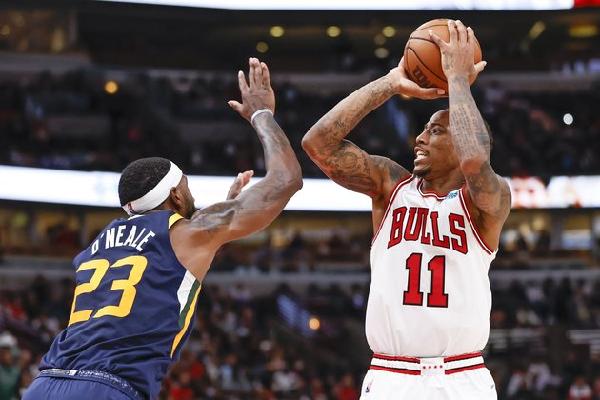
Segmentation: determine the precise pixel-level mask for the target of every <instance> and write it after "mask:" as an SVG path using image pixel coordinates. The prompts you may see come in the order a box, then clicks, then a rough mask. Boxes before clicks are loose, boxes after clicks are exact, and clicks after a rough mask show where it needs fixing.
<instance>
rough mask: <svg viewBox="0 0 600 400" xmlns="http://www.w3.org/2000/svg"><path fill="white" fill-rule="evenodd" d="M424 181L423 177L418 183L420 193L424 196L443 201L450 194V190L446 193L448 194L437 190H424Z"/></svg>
mask: <svg viewBox="0 0 600 400" xmlns="http://www.w3.org/2000/svg"><path fill="white" fill-rule="evenodd" d="M423 182H424V180H423V179H421V180H420V181H419V183H418V184H417V190H418V191H419V193H421V196H423V197H433V198H435V199H436V200H438V201H442V200H444V199H445V198H446V197H447V196H448V194H449V193H450V192H448V193H446V194H439V193H438V192H436V191H435V190H430V191H427V192H424V191H423V190H422V189H421V186H423Z"/></svg>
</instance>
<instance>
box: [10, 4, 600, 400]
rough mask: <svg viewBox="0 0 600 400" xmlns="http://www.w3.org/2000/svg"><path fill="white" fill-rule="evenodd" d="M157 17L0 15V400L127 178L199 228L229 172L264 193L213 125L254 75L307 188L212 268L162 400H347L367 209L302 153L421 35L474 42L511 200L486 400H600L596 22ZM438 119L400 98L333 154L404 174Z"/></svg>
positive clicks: (512, 10)
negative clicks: (151, 160) (354, 152)
mask: <svg viewBox="0 0 600 400" xmlns="http://www.w3.org/2000/svg"><path fill="white" fill-rule="evenodd" d="M131 3H141V2H139V1H138V2H131ZM147 3H160V2H159V1H152V2H150V1H148V2H147ZM162 3H171V5H165V4H163V5H160V4H126V3H117V2H108V1H86V2H72V1H18V2H2V3H1V4H0V164H1V165H0V199H1V200H0V400H5V399H18V398H19V394H20V393H22V391H23V390H24V389H25V388H26V387H27V386H28V385H29V384H30V382H31V380H32V379H33V377H34V376H35V375H36V373H37V369H36V366H37V364H38V362H39V358H40V356H41V355H42V354H43V353H44V351H45V350H46V349H47V347H48V345H49V343H50V340H51V339H52V338H53V336H54V335H55V334H56V332H58V331H59V330H60V329H61V328H62V327H64V326H65V323H66V321H67V318H68V312H69V308H70V304H71V298H72V292H73V276H74V275H73V269H72V266H71V264H70V259H71V257H72V256H73V255H75V254H76V253H77V252H78V251H79V250H80V249H81V248H82V247H84V246H87V244H88V243H89V241H90V238H92V237H94V236H95V234H96V232H97V231H98V230H99V229H101V228H102V227H103V226H104V225H105V224H106V223H107V222H108V221H110V220H111V219H113V218H118V217H122V216H123V213H122V212H120V211H119V209H118V208H117V207H116V206H118V204H117V203H118V202H117V194H116V182H117V179H118V172H119V171H120V170H121V169H122V168H123V167H124V166H125V165H127V163H128V162H130V161H131V160H134V159H136V158H139V157H142V156H154V155H159V156H163V157H169V158H171V159H173V160H174V161H176V162H177V163H179V164H180V165H181V166H182V168H183V169H184V171H185V172H186V173H189V174H190V175H193V179H192V180H191V182H192V191H193V192H194V194H195V197H196V198H197V199H198V204H197V206H199V207H201V206H204V205H206V204H209V203H210V202H213V201H217V200H219V199H221V198H224V197H225V195H226V192H227V187H228V185H229V183H230V182H231V181H232V179H233V178H232V177H233V176H234V175H235V174H236V173H237V172H239V171H242V170H245V169H254V170H255V171H256V175H257V176H262V175H263V174H264V162H263V159H262V151H261V147H260V145H259V142H258V140H257V138H256V135H255V134H254V132H253V131H252V129H251V128H250V126H249V125H248V124H247V123H246V122H244V121H243V120H241V118H239V116H238V115H236V114H235V113H234V112H233V111H231V110H230V109H229V108H228V107H227V104H226V101H227V100H229V99H232V98H238V90H237V87H236V72H237V70H239V69H245V67H246V65H247V59H248V57H249V56H258V57H260V58H261V59H262V60H264V61H266V62H267V63H268V64H269V66H270V68H271V71H272V76H273V82H274V88H275V92H276V95H277V112H276V118H277V120H278V121H279V123H280V124H281V125H282V126H283V127H284V129H285V131H286V133H287V134H288V136H289V138H290V140H291V142H292V145H293V146H294V148H295V149H296V150H297V154H298V157H299V159H300V161H301V164H302V168H303V172H304V176H305V177H306V178H310V179H307V180H306V183H305V186H304V189H303V190H302V191H301V192H300V193H298V194H297V195H296V196H295V197H294V198H293V200H292V202H291V203H290V206H289V207H288V210H287V211H285V212H284V213H283V214H282V216H281V217H280V218H278V219H277V220H276V222H275V223H274V224H273V225H272V226H271V227H270V228H268V229H267V230H265V231H264V232H261V233H259V234H256V235H253V236H252V237H250V238H248V239H246V240H241V241H237V242H235V243H232V244H229V245H227V246H225V247H224V248H223V249H222V250H221V251H220V252H219V254H218V255H217V257H216V259H215V261H214V263H213V266H212V269H211V272H210V273H209V275H208V277H207V279H206V281H205V284H204V287H203V291H202V293H201V295H200V298H199V302H198V308H199V310H198V313H197V319H196V321H195V327H196V328H195V331H194V333H193V334H192V337H191V339H190V341H189V343H188V344H187V347H186V349H185V351H184V353H183V356H182V359H181V361H179V362H178V363H177V364H175V365H174V366H173V368H172V369H171V371H170V373H169V376H168V379H166V380H165V382H164V390H163V395H162V397H161V398H163V399H173V400H184V399H313V400H322V399H336V400H352V399H357V398H358V392H359V388H360V383H361V381H362V377H363V375H364V373H365V372H366V369H367V366H368V362H369V357H370V353H369V350H368V347H367V344H366V340H365V337H364V328H363V322H364V312H365V302H366V298H367V295H368V284H369V274H368V252H369V243H370V236H371V234H372V232H371V231H372V228H371V222H370V215H369V212H368V210H369V201H368V198H366V197H364V196H361V195H355V194H352V193H350V192H348V191H346V190H343V189H341V188H339V187H337V186H335V185H334V184H332V183H331V182H328V181H325V180H324V179H323V178H324V176H323V175H322V174H321V173H320V171H319V170H318V169H317V168H316V167H315V165H313V164H312V162H310V160H309V159H308V158H307V156H306V155H305V154H304V153H303V152H302V151H301V148H300V139H301V137H302V135H303V134H304V133H305V132H306V131H307V129H308V128H309V127H310V126H311V125H312V124H313V123H314V122H315V121H316V120H317V119H318V118H319V117H320V116H321V115H322V114H323V113H325V112H326V111H327V110H328V109H329V108H330V107H331V106H333V105H334V104H335V103H336V102H337V101H339V100H340V99H341V98H343V97H344V96H345V95H347V94H348V93H349V92H350V91H352V90H354V89H356V88H358V87H360V85H362V84H364V83H366V82H368V81H369V80H370V79H373V78H375V77H378V76H380V75H382V74H384V73H386V72H387V71H388V70H389V69H390V68H391V67H393V66H395V65H396V64H397V63H398V61H399V56H400V55H401V54H402V50H403V48H404V43H405V41H406V39H407V38H408V35H409V34H410V32H411V31H412V30H413V29H414V28H416V27H417V26H418V25H420V24H421V23H423V22H425V21H427V20H429V19H432V18H437V17H447V18H459V19H461V20H462V21H464V22H465V23H466V24H468V25H470V26H471V27H473V28H474V30H475V33H476V35H477V37H478V38H479V41H480V43H481V45H482V48H483V54H484V59H485V60H487V61H488V66H487V68H486V71H485V72H484V73H483V74H482V75H481V76H480V78H479V79H478V81H477V83H476V84H475V86H474V87H473V93H474V95H475V97H476V101H477V103H478V106H479V108H480V110H481V111H482V113H483V115H484V116H485V118H486V119H487V120H488V121H489V123H490V125H491V127H492V131H493V135H494V148H493V151H492V165H493V167H494V168H495V169H496V171H498V172H499V173H500V174H502V175H503V176H506V177H507V178H509V179H510V184H511V190H512V192H513V211H512V213H511V215H510V217H509V219H508V221H507V223H506V225H505V229H504V232H503V234H502V240H501V249H500V251H499V254H498V257H497V258H496V260H495V261H494V263H493V265H492V269H491V274H490V275H491V282H492V288H493V309H492V314H491V326H492V331H491V337H490V341H489V345H488V347H487V348H486V350H485V354H486V360H487V364H488V366H489V368H490V370H491V371H492V373H493V376H494V379H495V380H496V383H497V387H498V391H499V398H500V399H511V400H516V399H544V400H554V399H572V400H574V399H577V400H584V399H585V400H591V399H595V400H597V399H600V269H599V268H598V266H599V261H600V211H598V210H599V207H600V157H599V154H600V112H599V111H600V94H599V91H600V12H599V9H597V8H594V6H595V5H596V6H597V3H598V2H597V1H594V0H587V1H586V0H582V1H579V0H576V1H575V2H573V1H572V0H556V1H552V0H547V1H543V0H540V1H536V0H527V1H519V2H516V1H510V0H494V1H484V0H481V1H478V0H471V1H466V0H439V1H437V2H435V1H433V0H421V1H419V2H415V1H406V2H403V1H400V0H397V1H394V2H391V1H387V0H370V1H358V0H353V1H350V0H348V1H344V2H342V1H335V0H329V1H328V2H324V1H320V2H317V1H313V0H305V1H302V2H300V1H281V2H275V1H260V0H255V1H235V0H222V1H218V0H215V1H212V2H211V1H200V0H198V1H187V2H186V1H183V0H179V1H163V2H162ZM184 3H187V4H188V6H183V4H184ZM174 4H177V5H174ZM302 8H304V9H305V10H301V9H302ZM403 8H404V9H403ZM440 10H445V11H440ZM445 105H446V102H445V101H434V102H424V101H419V100H414V99H410V98H403V97H397V98H394V99H393V100H391V101H389V102H388V103H386V104H385V105H384V106H382V107H381V108H380V109H378V110H377V111H375V112H373V113H372V114H371V115H369V117H368V118H366V120H365V121H364V122H363V123H361V124H360V126H359V127H358V128H357V129H356V131H355V132H354V133H352V134H351V136H350V139H352V140H353V141H355V142H356V143H358V144H359V145H360V146H362V147H364V148H365V149H367V150H368V151H369V152H370V153H374V154H381V155H386V156H389V157H391V158H393V159H395V160H397V161H398V162H400V163H401V164H402V165H404V166H407V167H410V166H411V165H412V158H413V156H412V145H413V141H414V138H415V135H416V134H418V133H419V131H420V128H421V127H422V126H423V124H424V123H425V122H426V121H427V119H428V118H429V115H430V113H431V112H432V111H434V110H436V109H438V108H440V107H445ZM98 171H100V172H98Z"/></svg>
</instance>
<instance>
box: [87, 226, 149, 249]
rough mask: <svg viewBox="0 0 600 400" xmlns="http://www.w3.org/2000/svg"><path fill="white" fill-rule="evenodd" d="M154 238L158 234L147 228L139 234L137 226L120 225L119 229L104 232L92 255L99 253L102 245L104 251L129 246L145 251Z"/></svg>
mask: <svg viewBox="0 0 600 400" xmlns="http://www.w3.org/2000/svg"><path fill="white" fill-rule="evenodd" d="M127 229H128V230H127ZM154 236H156V234H155V233H154V232H152V231H151V230H147V229H146V228H142V229H141V230H140V231H139V232H137V227H136V226H135V225H131V226H129V227H127V225H119V226H118V227H115V228H110V229H107V230H106V231H104V232H102V234H101V235H100V237H99V238H98V239H96V240H95V241H94V243H92V249H91V250H92V255H94V254H95V253H96V252H97V251H98V249H99V248H100V245H102V246H103V247H104V249H110V248H112V247H125V246H129V247H133V248H134V249H136V250H138V251H142V250H144V245H145V244H146V243H148V240H150V239H151V238H152V237H154Z"/></svg>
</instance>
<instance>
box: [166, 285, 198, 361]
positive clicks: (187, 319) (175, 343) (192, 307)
mask: <svg viewBox="0 0 600 400" xmlns="http://www.w3.org/2000/svg"><path fill="white" fill-rule="evenodd" d="M201 289H202V286H200V287H198V290H196V294H194V297H193V298H192V302H191V304H190V307H189V308H188V310H187V314H186V316H185V322H184V324H183V327H182V328H181V330H180V331H179V332H177V335H176V336H175V339H174V340H173V345H172V346H171V357H173V353H175V349H176V348H177V346H178V345H179V342H181V339H182V338H183V335H185V333H186V332H187V329H188V327H189V326H190V321H191V320H192V315H194V311H195V310H196V300H198V295H199V294H200V290H201Z"/></svg>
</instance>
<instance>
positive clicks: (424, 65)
mask: <svg viewBox="0 0 600 400" xmlns="http://www.w3.org/2000/svg"><path fill="white" fill-rule="evenodd" d="M407 49H408V50H410V51H412V52H413V54H414V55H415V57H417V60H419V63H421V65H422V66H423V67H424V68H425V69H426V70H427V71H429V72H430V73H431V74H432V75H433V76H435V77H436V78H438V79H439V80H441V81H442V82H446V83H448V81H447V80H446V79H444V78H440V76H439V75H438V74H436V73H435V72H433V71H432V70H431V69H430V68H429V67H428V66H427V64H425V63H424V62H423V60H421V57H419V55H418V54H417V52H416V51H414V50H413V49H411V47H410V46H407Z"/></svg>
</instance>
